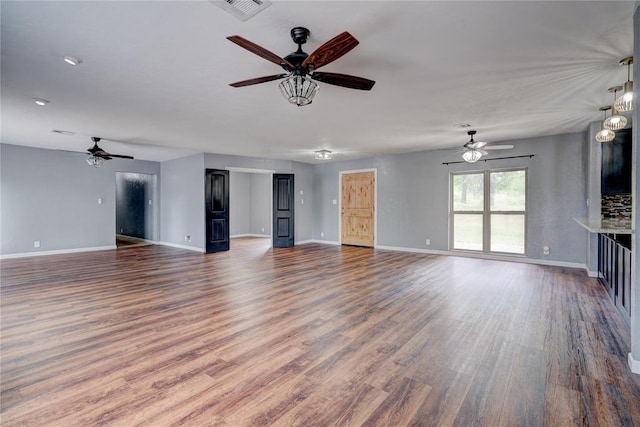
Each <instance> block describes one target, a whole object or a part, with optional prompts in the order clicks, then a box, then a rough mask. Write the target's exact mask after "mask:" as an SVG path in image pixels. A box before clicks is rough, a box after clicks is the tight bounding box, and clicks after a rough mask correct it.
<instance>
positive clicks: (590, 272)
mask: <svg viewBox="0 0 640 427" xmlns="http://www.w3.org/2000/svg"><path fill="white" fill-rule="evenodd" d="M587 274H588V275H589V277H595V278H596V279H597V278H599V277H600V274H599V273H598V272H597V271H591V270H587Z"/></svg>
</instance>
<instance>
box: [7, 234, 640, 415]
mask: <svg viewBox="0 0 640 427" xmlns="http://www.w3.org/2000/svg"><path fill="white" fill-rule="evenodd" d="M231 249H232V250H231V251H229V252H224V253H217V254H209V255H203V254H199V253H195V252H190V251H185V250H180V249H175V248H168V247H162V246H155V245H149V246H141V247H131V248H124V249H120V250H117V251H116V250H113V251H103V252H93V253H85V254H69V255H56V256H47V257H32V258H23V259H13V260H2V261H0V274H1V276H0V279H1V287H0V291H1V294H0V297H1V299H0V304H1V306H0V309H1V311H0V314H1V316H2V317H1V323H0V333H1V338H2V341H1V345H2V352H1V354H0V368H1V370H2V376H1V378H0V380H1V395H0V396H1V409H0V411H1V412H0V419H1V420H2V425H3V426H5V425H6V426H14V425H39V426H43V425H64V426H76V425H77V426H86V425H137V424H140V425H153V426H164V425H193V426H200V425H223V426H234V427H236V426H256V425H298V426H325V425H390V426H405V425H412V426H442V425H458V426H468V425H485V426H520V425H532V426H543V425H547V426H574V425H601V426H604V425H607V426H609V425H611V426H613V425H615V426H618V425H640V378H639V377H638V376H634V375H632V374H630V372H629V369H628V367H627V361H626V358H627V353H628V351H629V332H628V329H627V328H626V327H625V326H624V324H623V323H622V321H621V320H620V318H619V316H618V314H617V312H616V309H615V307H614V306H613V304H612V302H611V301H610V300H609V298H608V296H607V294H606V292H605V291H604V289H603V288H602V287H601V286H600V285H599V283H598V281H597V280H596V279H591V278H588V277H587V276H586V275H585V274H584V272H582V271H578V270H572V269H566V268H557V267H547V266H536V265H529V264H518V263H506V262H497V261H487V260H479V259H465V258H456V257H440V256H432V255H421V254H409V253H398V252H385V251H379V250H371V249H365V248H357V247H348V246H343V247H340V246H330V245H317V244H308V245H303V246H300V247H294V248H271V247H270V240H268V239H234V240H233V241H232V242H231ZM319 261H321V262H319ZM468 272H473V274H469V273H468Z"/></svg>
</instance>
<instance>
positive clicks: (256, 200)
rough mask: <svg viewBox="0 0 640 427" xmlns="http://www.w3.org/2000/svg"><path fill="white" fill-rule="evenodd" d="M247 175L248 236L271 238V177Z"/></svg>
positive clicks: (257, 174)
mask: <svg viewBox="0 0 640 427" xmlns="http://www.w3.org/2000/svg"><path fill="white" fill-rule="evenodd" d="M246 175H249V182H250V184H251V186H250V189H249V191H250V194H251V206H250V208H249V212H250V217H251V218H250V227H249V233H250V234H259V235H266V236H271V199H272V195H273V176H272V175H270V174H264V173H250V174H246Z"/></svg>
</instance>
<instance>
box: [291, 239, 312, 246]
mask: <svg viewBox="0 0 640 427" xmlns="http://www.w3.org/2000/svg"><path fill="white" fill-rule="evenodd" d="M309 243H314V241H313V240H300V241H297V242H295V244H296V245H308V244H309Z"/></svg>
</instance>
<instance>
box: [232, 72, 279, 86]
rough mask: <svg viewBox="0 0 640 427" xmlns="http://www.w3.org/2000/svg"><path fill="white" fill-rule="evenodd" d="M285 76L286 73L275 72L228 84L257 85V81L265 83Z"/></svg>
mask: <svg viewBox="0 0 640 427" xmlns="http://www.w3.org/2000/svg"><path fill="white" fill-rule="evenodd" d="M287 76H288V74H275V75H273V76H264V77H256V78H255V79H249V80H242V81H240V82H235V83H229V86H233V87H242V86H250V85H257V84H258V83H266V82H270V81H273V80H278V79H281V78H284V77H287Z"/></svg>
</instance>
